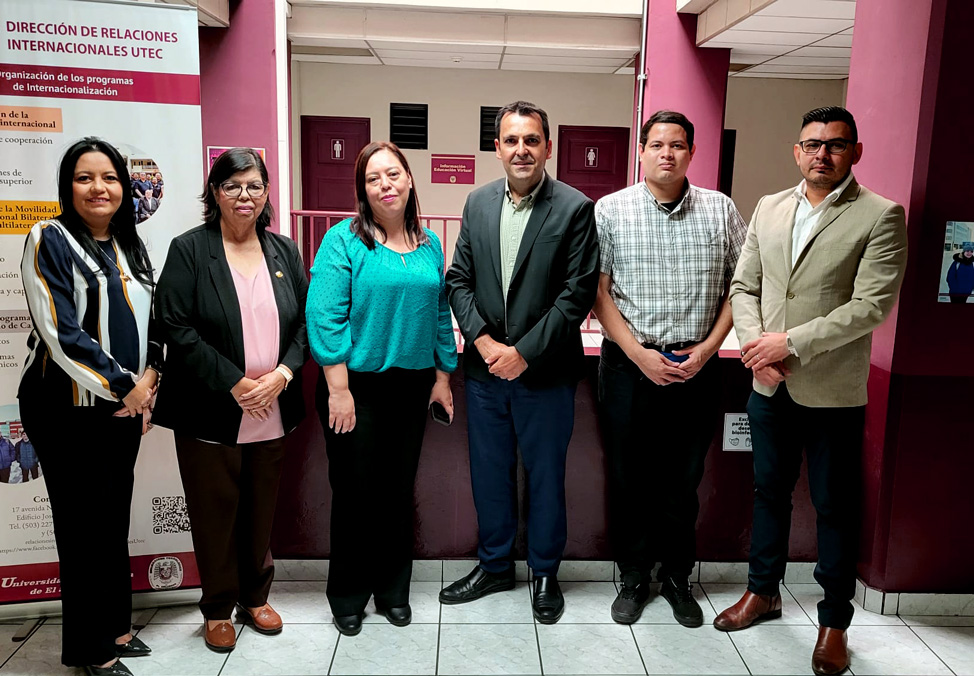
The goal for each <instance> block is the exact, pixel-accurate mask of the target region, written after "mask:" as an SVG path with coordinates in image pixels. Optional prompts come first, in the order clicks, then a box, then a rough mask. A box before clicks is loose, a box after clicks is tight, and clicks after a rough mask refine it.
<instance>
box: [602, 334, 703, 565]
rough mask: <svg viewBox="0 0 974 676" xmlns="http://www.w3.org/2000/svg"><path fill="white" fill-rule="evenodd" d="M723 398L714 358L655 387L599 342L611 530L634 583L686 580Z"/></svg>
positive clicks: (616, 348) (619, 350)
mask: <svg viewBox="0 0 974 676" xmlns="http://www.w3.org/2000/svg"><path fill="white" fill-rule="evenodd" d="M719 404H720V380H719V371H718V367H717V363H716V357H715V358H712V359H711V360H710V361H708V362H707V363H706V364H705V365H704V367H703V368H702V369H701V370H700V371H699V372H698V373H697V375H695V376H694V377H693V378H691V379H690V380H688V381H686V382H682V383H673V384H671V385H665V386H661V385H657V384H655V383H654V382H653V381H651V380H650V379H649V378H647V377H646V376H645V375H643V373H642V372H641V371H640V370H639V367H638V366H636V365H635V364H634V363H633V362H632V361H631V360H630V359H629V358H628V357H627V356H626V354H625V353H624V352H623V351H622V348H620V347H619V346H618V345H616V344H615V343H612V342H610V341H608V340H606V341H603V343H602V359H601V361H600V362H599V417H600V421H601V428H602V438H603V441H604V443H605V452H606V457H607V460H608V471H609V524H610V528H609V533H610V537H611V542H612V548H613V551H614V552H615V558H616V562H617V563H618V564H619V570H620V572H621V573H622V578H623V580H624V581H626V582H627V583H629V584H638V583H639V582H642V581H646V582H648V581H650V576H651V573H652V570H653V566H654V565H655V564H656V563H657V562H659V563H660V569H659V571H658V573H657V577H658V579H660V580H662V579H665V578H666V577H670V576H672V577H676V578H682V579H686V578H687V577H689V575H690V572H691V571H692V570H693V565H694V562H695V561H696V523H697V513H698V512H699V510H700V503H699V500H698V498H697V488H698V487H699V485H700V479H701V478H702V477H703V469H704V459H705V458H706V456H707V450H708V449H709V448H710V444H711V442H712V440H713V433H714V426H715V424H716V421H717V418H718V408H719Z"/></svg>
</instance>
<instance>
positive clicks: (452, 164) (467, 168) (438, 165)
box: [430, 153, 476, 185]
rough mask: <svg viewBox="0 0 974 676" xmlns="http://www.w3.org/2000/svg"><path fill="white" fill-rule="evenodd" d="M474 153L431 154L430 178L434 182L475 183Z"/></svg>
mask: <svg viewBox="0 0 974 676" xmlns="http://www.w3.org/2000/svg"><path fill="white" fill-rule="evenodd" d="M475 162H476V158H475V157H474V156H473V155H438V154H435V153H434V154H433V155H431V156H430V180H431V182H432V183H452V184H454V185H473V184H474V164H475Z"/></svg>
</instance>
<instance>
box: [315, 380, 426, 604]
mask: <svg viewBox="0 0 974 676" xmlns="http://www.w3.org/2000/svg"><path fill="white" fill-rule="evenodd" d="M434 379H435V371H434V370H433V369H432V368H429V369H422V370H409V369H395V368H394V369H389V370H387V371H383V372H381V373H359V372H355V371H349V372H348V387H349V390H350V391H351V393H352V397H353V399H354V400H355V420H356V422H355V428H354V429H353V430H352V431H351V432H345V433H343V434H336V433H335V432H334V431H333V430H332V429H330V428H329V427H328V385H327V382H326V381H325V378H324V376H319V379H318V389H317V396H316V405H317V409H318V415H319V416H320V418H321V426H322V427H323V428H324V431H325V445H326V448H327V451H328V481H329V483H330V484H331V490H332V499H331V561H330V564H329V569H328V587H327V589H326V594H327V596H328V602H329V604H330V605H331V611H332V613H333V614H334V615H336V616H341V615H354V614H357V613H361V612H362V611H363V610H365V606H366V605H367V604H368V602H369V599H370V598H371V597H372V596H373V595H374V596H375V603H376V605H377V606H380V607H384V608H393V607H396V606H402V605H405V604H406V603H408V602H409V578H410V576H411V574H412V569H413V512H414V510H415V506H414V504H413V488H414V484H415V482H416V468H417V466H418V465H419V454H420V450H421V448H422V445H423V435H424V434H425V432H426V419H427V409H428V406H429V396H430V390H431V389H432V387H433V381H434Z"/></svg>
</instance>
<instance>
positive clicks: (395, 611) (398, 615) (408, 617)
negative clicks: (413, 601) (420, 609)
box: [375, 603, 413, 627]
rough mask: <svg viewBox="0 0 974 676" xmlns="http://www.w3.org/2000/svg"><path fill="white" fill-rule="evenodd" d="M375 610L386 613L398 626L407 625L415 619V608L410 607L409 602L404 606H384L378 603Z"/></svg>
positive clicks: (380, 613)
mask: <svg viewBox="0 0 974 676" xmlns="http://www.w3.org/2000/svg"><path fill="white" fill-rule="evenodd" d="M375 612H377V613H378V614H379V615H384V616H385V618H386V619H387V620H389V622H390V623H391V624H394V625H396V626H397V627H405V626H406V625H407V624H409V623H410V622H412V621H413V609H412V608H410V607H409V604H408V603H407V604H406V605H404V606H393V607H392V608H383V607H381V606H378V605H377V606H376V607H375Z"/></svg>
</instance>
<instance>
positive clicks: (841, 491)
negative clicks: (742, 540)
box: [747, 385, 866, 629]
mask: <svg viewBox="0 0 974 676" xmlns="http://www.w3.org/2000/svg"><path fill="white" fill-rule="evenodd" d="M865 410H866V408H865V406H854V407H850V408H812V407H809V406H801V405H799V404H797V403H795V401H794V400H793V399H792V398H791V396H790V395H789V394H788V389H787V387H786V386H785V385H779V386H778V389H777V391H776V392H775V394H774V396H772V397H766V396H764V395H763V394H758V393H757V392H752V393H751V398H750V400H749V401H748V404H747V413H748V417H749V418H750V420H751V440H752V444H753V447H754V528H753V532H752V534H751V556H750V571H749V574H748V589H749V590H751V591H752V592H754V593H755V594H771V595H773V594H777V593H778V583H779V582H780V581H781V579H782V578H783V577H784V574H785V564H786V563H787V561H788V536H789V534H790V531H791V509H792V504H791V496H792V492H793V491H794V490H795V483H796V482H797V481H798V474H799V472H800V470H801V462H802V449H803V448H804V449H805V457H806V458H807V460H808V487H809V491H810V492H811V496H812V504H813V505H814V506H815V513H816V515H817V522H816V523H817V526H818V565H816V566H815V579H816V580H817V581H818V583H819V584H820V585H822V588H823V589H824V590H825V599H824V600H823V601H821V602H820V603H819V604H818V621H819V624H820V625H822V626H825V627H832V628H835V629H846V628H847V627H848V626H849V623H850V622H851V621H852V613H853V607H852V603H851V600H852V598H853V597H854V596H855V593H856V559H857V558H858V553H859V552H858V542H859V501H860V498H859V491H860V483H859V477H860V462H861V458H862V431H863V425H864V423H865Z"/></svg>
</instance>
